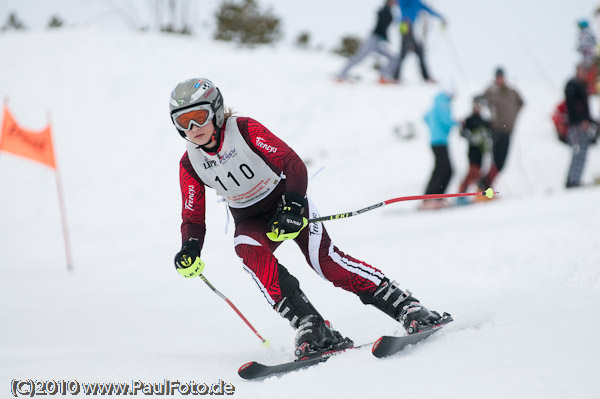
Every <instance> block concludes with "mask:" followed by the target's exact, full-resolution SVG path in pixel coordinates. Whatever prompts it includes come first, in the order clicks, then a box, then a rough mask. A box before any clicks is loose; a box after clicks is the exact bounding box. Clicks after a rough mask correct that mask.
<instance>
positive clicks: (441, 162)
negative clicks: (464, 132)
mask: <svg viewBox="0 0 600 399" xmlns="http://www.w3.org/2000/svg"><path fill="white" fill-rule="evenodd" d="M452 96H453V94H452V93H451V92H449V91H442V92H441V93H439V94H438V95H437V96H436V97H435V99H434V101H433V108H431V110H429V112H427V114H425V122H426V123H427V125H428V126H429V130H430V132H431V150H432V151H433V155H434V157H435V166H434V168H433V172H432V173H431V178H430V179H429V183H428V184H427V189H426V190H425V194H443V193H444V192H445V191H446V188H447V187H448V183H449V182H450V178H451V177H452V165H451V164H450V158H449V157H448V135H449V134H450V130H451V129H452V127H453V126H454V125H456V121H455V120H454V119H453V118H452V110H451V108H450V106H451V102H452ZM443 206H444V202H443V201H441V200H426V201H424V202H423V203H422V204H421V207H420V209H437V208H440V207H443Z"/></svg>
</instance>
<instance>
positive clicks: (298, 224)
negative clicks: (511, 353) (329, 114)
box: [169, 78, 449, 358]
mask: <svg viewBox="0 0 600 399" xmlns="http://www.w3.org/2000/svg"><path fill="white" fill-rule="evenodd" d="M169 108H170V115H171V121H172V122H173V125H174V127H175V128H176V130H177V133H178V134H179V136H181V138H183V139H184V140H185V145H186V147H185V148H186V151H185V153H184V154H183V156H182V157H181V161H180V163H179V181H180V187H181V218H182V221H181V242H182V245H181V249H180V250H179V251H178V252H177V254H176V255H175V259H174V263H175V269H176V270H177V272H178V273H179V274H181V275H182V276H183V277H186V278H193V277H198V276H200V275H201V274H202V272H203V270H204V267H205V264H204V262H203V261H202V260H201V259H200V256H201V255H200V254H201V253H202V251H203V250H208V249H206V248H205V246H204V243H205V242H204V238H205V235H206V218H205V217H206V213H207V208H206V190H207V189H213V190H215V191H216V193H217V194H218V195H220V196H221V197H223V199H224V200H225V202H226V203H227V205H228V207H229V211H230V212H231V215H232V216H233V220H234V223H235V234H234V240H233V245H234V248H235V252H236V254H237V255H238V257H239V258H240V260H241V262H242V264H243V268H244V270H245V271H246V272H248V273H249V275H250V276H251V278H252V279H253V280H254V282H255V283H256V285H257V288H258V289H259V290H260V292H262V294H263V295H264V297H265V299H266V301H267V303H268V304H269V306H270V307H271V308H272V309H273V310H275V311H276V312H277V313H279V315H281V316H282V317H283V318H285V319H287V320H289V322H290V325H291V326H292V327H293V328H294V329H296V341H295V344H296V352H295V353H296V356H297V357H298V358H302V357H303V356H305V355H307V354H310V353H315V352H326V351H330V350H340V349H344V348H348V347H349V346H351V345H352V344H353V342H352V340H350V339H348V338H344V337H343V336H342V335H341V334H340V333H339V332H338V331H336V330H334V329H333V328H332V326H331V324H330V323H328V322H326V321H325V319H324V318H323V316H322V315H321V314H320V313H319V312H318V311H317V309H316V308H315V306H313V304H312V303H311V302H310V301H309V300H308V298H307V296H306V295H305V294H304V292H303V291H302V289H301V288H300V282H299V281H298V280H297V279H296V277H294V276H293V269H292V268H290V270H289V271H288V269H287V268H286V267H284V266H283V265H282V264H281V263H279V260H278V259H277V257H275V255H274V252H275V250H276V249H277V248H278V247H279V246H280V245H281V244H282V243H283V241H290V242H294V243H295V244H297V245H298V247H299V248H300V250H301V251H302V253H303V254H304V258H305V260H306V262H307V263H308V266H309V267H311V268H312V269H313V270H314V271H315V273H317V274H318V275H319V276H321V277H322V278H323V279H325V280H326V281H329V282H331V284H333V285H334V286H336V287H339V288H341V289H344V290H346V291H347V292H350V293H353V294H355V295H356V296H357V297H358V298H359V299H360V301H361V302H362V303H364V304H367V305H373V306H374V307H375V308H377V309H379V310H381V311H383V312H384V313H385V314H387V315H388V316H391V317H393V318H394V319H395V320H397V321H399V322H400V323H401V324H402V326H403V327H404V328H405V329H406V331H407V333H409V334H412V333H416V332H419V331H423V330H425V329H430V328H432V327H433V326H435V325H437V324H440V322H441V321H442V320H448V317H449V316H447V315H444V316H442V315H440V314H439V313H437V312H435V311H430V310H428V309H427V308H425V307H424V306H423V305H421V303H420V302H419V301H418V300H417V299H416V298H415V297H413V296H412V295H411V293H410V292H409V291H403V290H402V289H400V288H399V287H398V285H397V284H396V283H395V282H394V281H392V280H390V279H389V278H388V277H386V275H385V274H384V273H383V272H382V271H381V270H379V269H378V268H376V267H374V266H372V265H370V264H368V263H366V262H363V261H361V260H359V259H357V258H354V257H352V256H350V255H349V254H348V253H345V252H342V251H341V250H339V249H338V247H337V246H335V245H334V244H333V242H332V240H331V238H330V236H329V233H328V232H327V229H326V228H325V226H324V225H323V223H322V222H311V223H309V222H308V220H309V219H314V218H317V217H318V216H319V213H318V211H317V209H316V207H315V204H314V203H313V202H312V201H311V200H310V198H308V197H307V195H306V190H307V184H308V177H307V173H306V165H305V164H304V162H303V161H302V159H301V158H300V157H299V156H298V154H297V153H296V152H295V151H294V150H293V149H292V148H291V147H289V146H288V145H287V144H286V143H285V142H284V141H283V140H281V139H280V138H279V137H277V136H276V135H275V134H273V133H272V132H271V131H270V130H269V129H267V128H266V127H265V126H264V125H262V124H261V123H259V122H258V121H256V120H255V119H253V118H249V117H241V116H239V117H238V116H234V115H233V114H232V112H231V110H230V109H228V110H226V109H225V105H224V100H223V95H222V94H221V91H220V90H219V88H218V87H217V86H215V84H214V83H213V82H212V81H210V80H209V79H206V78H194V79H187V80H185V81H183V82H180V83H179V84H177V86H176V87H175V89H174V90H173V91H172V92H171V97H170V99H169Z"/></svg>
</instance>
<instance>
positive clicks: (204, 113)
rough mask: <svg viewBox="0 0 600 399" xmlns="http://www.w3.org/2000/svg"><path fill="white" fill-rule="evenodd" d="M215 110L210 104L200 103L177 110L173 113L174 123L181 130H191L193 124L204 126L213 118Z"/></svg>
mask: <svg viewBox="0 0 600 399" xmlns="http://www.w3.org/2000/svg"><path fill="white" fill-rule="evenodd" d="M213 116H214V112H213V110H212V107H211V106H210V104H200V105H196V106H193V107H189V108H184V109H182V110H179V111H175V112H173V113H172V114H171V120H173V124H175V127H177V129H179V130H190V129H191V128H192V125H196V126H198V127H203V126H206V125H208V123H209V122H210V121H211V120H212V118H213Z"/></svg>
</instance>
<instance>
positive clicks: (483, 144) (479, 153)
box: [459, 96, 492, 202]
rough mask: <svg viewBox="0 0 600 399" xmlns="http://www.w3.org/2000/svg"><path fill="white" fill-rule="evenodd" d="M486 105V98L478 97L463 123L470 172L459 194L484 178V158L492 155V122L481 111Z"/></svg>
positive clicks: (462, 134)
mask: <svg viewBox="0 0 600 399" xmlns="http://www.w3.org/2000/svg"><path fill="white" fill-rule="evenodd" d="M485 103H486V101H485V98H483V97H482V96H476V97H475V98H474V99H473V110H472V112H471V115H469V116H468V117H467V118H466V119H465V120H464V121H463V122H462V123H461V129H460V135H461V136H463V137H464V138H466V139H467V141H468V142H469V171H468V172H467V175H466V176H465V178H464V179H463V181H462V183H461V184H460V187H459V192H461V193H466V192H467V189H468V188H469V185H471V184H472V183H477V184H478V183H479V180H480V179H481V177H482V176H481V164H482V161H483V157H484V155H485V154H491V152H492V138H491V130H492V128H491V125H490V122H489V121H487V120H486V119H484V118H483V117H482V115H481V109H482V107H484V106H485ZM462 198H464V197H462ZM459 202H461V201H459Z"/></svg>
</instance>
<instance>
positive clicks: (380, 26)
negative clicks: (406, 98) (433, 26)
mask: <svg viewBox="0 0 600 399" xmlns="http://www.w3.org/2000/svg"><path fill="white" fill-rule="evenodd" d="M395 3H396V0H386V2H385V4H384V5H383V7H381V9H379V11H378V12H377V23H376V24H375V29H373V32H372V33H371V35H370V36H369V38H368V39H367V40H366V41H365V42H364V43H363V44H362V45H361V46H360V48H359V49H358V50H357V51H356V54H354V55H353V56H352V57H351V58H350V59H349V60H348V62H347V63H346V65H345V66H344V69H342V71H341V72H340V73H339V74H338V75H337V80H338V81H340V82H341V81H344V80H347V79H348V72H349V71H350V69H351V68H352V67H354V66H355V65H356V64H358V63H359V62H361V61H362V60H363V59H365V58H366V57H367V56H368V55H369V54H371V53H372V52H376V53H378V54H381V55H383V56H384V57H385V58H386V59H387V65H385V67H382V68H381V69H380V78H379V80H380V81H385V80H389V79H390V72H391V65H392V62H393V60H394V56H393V55H392V53H391V52H390V51H389V49H388V37H387V30H388V27H389V26H390V24H391V23H392V20H393V19H394V17H393V15H392V7H393V6H394V4H395Z"/></svg>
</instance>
